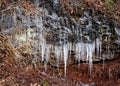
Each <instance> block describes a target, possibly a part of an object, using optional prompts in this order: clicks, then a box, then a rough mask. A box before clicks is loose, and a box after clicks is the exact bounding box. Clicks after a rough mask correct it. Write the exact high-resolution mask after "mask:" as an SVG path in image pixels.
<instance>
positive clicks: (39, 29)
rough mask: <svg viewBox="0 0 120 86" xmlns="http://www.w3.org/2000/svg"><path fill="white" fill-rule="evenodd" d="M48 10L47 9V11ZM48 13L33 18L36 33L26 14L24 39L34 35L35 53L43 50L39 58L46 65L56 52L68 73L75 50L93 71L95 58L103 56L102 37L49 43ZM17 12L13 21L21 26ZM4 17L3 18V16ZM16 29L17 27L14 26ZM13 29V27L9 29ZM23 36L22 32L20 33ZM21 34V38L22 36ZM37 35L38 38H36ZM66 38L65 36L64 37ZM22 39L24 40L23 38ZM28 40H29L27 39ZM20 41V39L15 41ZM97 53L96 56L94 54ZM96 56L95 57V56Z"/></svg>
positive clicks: (56, 56) (23, 19)
mask: <svg viewBox="0 0 120 86" xmlns="http://www.w3.org/2000/svg"><path fill="white" fill-rule="evenodd" d="M46 12H47V11H46ZM45 15H48V13H45V14H44V15H43V16H38V15H37V13H36V15H35V18H34V19H33V20H32V21H33V22H34V23H35V24H36V28H32V29H33V30H35V29H36V31H35V32H34V33H30V32H29V30H30V29H31V27H30V25H31V24H30V21H31V18H30V16H24V17H22V23H23V26H22V27H23V28H24V27H26V26H27V29H26V35H25V36H23V39H27V38H29V37H32V39H33V40H34V43H33V45H32V46H33V53H34V52H38V50H39V52H41V55H40V56H39V58H41V59H42V61H44V62H45V66H46V64H47V62H48V61H49V59H50V54H51V52H54V54H55V58H56V59H57V62H58V65H59V62H60V61H64V71H65V75H66V67H67V61H68V59H69V55H71V54H70V53H71V51H74V52H75V53H76V55H75V59H76V60H78V61H79V62H80V61H86V62H87V63H88V64H89V69H90V73H91V72H92V63H93V59H94V58H101V49H102V42H101V41H102V37H100V38H97V39H96V40H94V41H93V42H91V43H84V42H82V41H81V42H78V43H71V42H69V41H68V42H66V43H64V44H62V45H60V46H58V45H52V44H48V43H47V41H46V39H45V35H44V32H45V31H44V29H45V27H44V26H43V23H44V22H45V20H44V16H45ZM16 16H17V14H16V13H14V15H13V23H14V26H15V27H21V26H20V25H19V26H17V23H18V22H17V17H16ZM51 17H53V19H54V18H55V17H56V16H55V15H52V16H51ZM1 19H2V18H1ZM12 29H15V28H12ZM9 30H11V29H9ZM18 35H20V36H21V34H18ZM20 36H19V38H20ZM35 37H37V40H36V39H35ZM63 38H64V37H63ZM23 39H22V40H23ZM26 41H27V40H26ZM15 43H19V41H17V42H14V43H13V44H14V45H15ZM95 54H96V57H94V55H95ZM93 57H94V58H93Z"/></svg>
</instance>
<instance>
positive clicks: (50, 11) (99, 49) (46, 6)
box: [0, 0, 119, 62]
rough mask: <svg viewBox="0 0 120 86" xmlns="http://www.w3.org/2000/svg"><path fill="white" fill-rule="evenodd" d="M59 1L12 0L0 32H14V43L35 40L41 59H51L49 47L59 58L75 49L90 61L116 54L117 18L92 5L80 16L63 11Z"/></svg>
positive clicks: (3, 17)
mask: <svg viewBox="0 0 120 86" xmlns="http://www.w3.org/2000/svg"><path fill="white" fill-rule="evenodd" d="M60 2H61V1H59V0H47V1H45V0H35V1H33V3H34V4H33V3H31V2H30V1H25V2H19V3H13V5H11V6H8V7H7V8H6V9H5V10H2V11H1V15H0V20H1V21H0V24H1V25H0V28H1V33H2V34H9V35H10V36H11V35H12V39H11V42H12V43H13V45H14V46H15V47H19V46H20V45H22V44H24V43H25V42H26V43H28V42H29V41H32V42H30V46H32V48H31V51H34V52H38V51H40V53H41V57H42V60H44V59H46V58H47V60H48V59H49V58H48V57H49V53H50V52H49V51H52V52H55V51H56V52H55V57H59V58H60V57H63V58H64V56H66V57H67V56H68V54H69V51H70V52H71V51H74V52H76V55H75V58H76V59H77V60H78V59H80V60H82V61H85V60H86V61H89V62H90V61H91V62H92V61H93V60H91V59H92V58H94V61H101V59H111V58H114V57H113V53H114V47H116V46H117V47H119V43H117V44H116V43H112V44H111V41H115V40H116V38H115V37H116V36H115V31H116V32H117V29H115V26H114V22H112V21H111V20H110V19H109V18H108V17H107V16H106V15H104V14H102V13H101V12H100V13H99V14H98V12H94V11H93V10H91V9H84V10H82V13H81V15H80V16H77V19H76V18H74V17H73V16H70V15H62V14H61V13H60V12H61V9H59V8H60V7H61V3H60ZM74 5H75V6H76V3H73V2H71V6H74ZM56 6H57V7H56ZM71 11H72V10H71ZM30 30H31V31H30ZM13 34H16V35H13ZM14 36H17V37H14ZM16 38H17V40H16ZM18 39H19V40H18ZM117 39H119V37H118V38H117ZM15 40H16V41H15ZM104 42H106V43H104ZM113 44H115V46H114V45H113ZM64 47H65V48H64ZM59 48H60V49H61V50H58V49H59ZM82 48H83V49H82ZM91 48H92V49H91ZM117 49H119V48H117ZM26 50H29V49H26ZM104 50H105V51H106V52H105V53H104ZM34 52H33V53H34ZM46 53H47V54H46ZM61 53H62V54H63V55H62V54H61ZM102 53H103V54H102ZM110 53H112V54H110ZM57 54H58V55H57ZM66 54H67V55H66ZM109 54H110V55H111V56H110V55H109ZM89 55H90V56H89ZM106 55H108V56H107V57H106ZM82 57H83V58H84V59H83V58H82ZM89 58H91V59H89ZM57 59H58V58H57ZM64 60H67V59H66V58H65V59H64Z"/></svg>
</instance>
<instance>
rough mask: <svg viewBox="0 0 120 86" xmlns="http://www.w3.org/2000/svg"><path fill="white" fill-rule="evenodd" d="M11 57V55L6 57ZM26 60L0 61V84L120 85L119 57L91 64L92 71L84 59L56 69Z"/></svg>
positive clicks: (24, 85)
mask: <svg viewBox="0 0 120 86" xmlns="http://www.w3.org/2000/svg"><path fill="white" fill-rule="evenodd" d="M9 58H10V57H9ZM24 62H25V61H22V60H21V61H16V60H13V61H12V62H9V61H7V59H4V61H1V63H0V86H84V85H85V84H88V86H120V57H118V58H117V59H115V60H111V61H106V62H104V63H103V62H98V63H95V64H93V67H92V74H91V75H90V73H89V65H88V64H87V63H80V64H74V65H71V66H68V67H67V73H66V75H65V74H64V68H61V69H58V68H53V67H50V66H49V65H47V68H46V70H45V67H44V64H43V63H41V62H38V63H37V67H36V68H34V66H33V65H31V64H29V63H27V62H26V64H25V63H24Z"/></svg>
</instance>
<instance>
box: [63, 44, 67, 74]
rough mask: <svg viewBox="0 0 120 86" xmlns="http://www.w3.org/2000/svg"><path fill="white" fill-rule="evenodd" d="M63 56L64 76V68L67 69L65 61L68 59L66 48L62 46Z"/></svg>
mask: <svg viewBox="0 0 120 86" xmlns="http://www.w3.org/2000/svg"><path fill="white" fill-rule="evenodd" d="M63 55H64V72H65V76H66V68H67V59H68V46H67V45H64V46H63Z"/></svg>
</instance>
